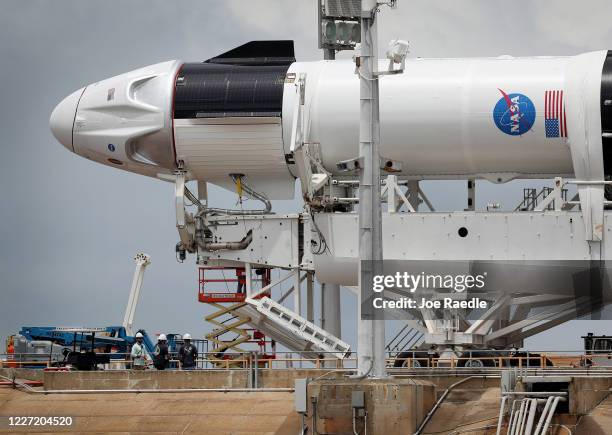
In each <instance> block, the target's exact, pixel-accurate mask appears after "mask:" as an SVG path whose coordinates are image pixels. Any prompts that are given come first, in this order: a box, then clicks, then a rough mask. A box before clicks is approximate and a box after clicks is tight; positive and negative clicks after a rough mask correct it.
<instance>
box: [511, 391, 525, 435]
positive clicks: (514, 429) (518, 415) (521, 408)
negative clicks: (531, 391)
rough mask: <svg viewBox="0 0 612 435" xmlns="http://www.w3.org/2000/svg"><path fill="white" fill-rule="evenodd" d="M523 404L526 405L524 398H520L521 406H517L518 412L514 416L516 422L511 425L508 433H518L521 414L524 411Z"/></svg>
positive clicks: (518, 434)
mask: <svg viewBox="0 0 612 435" xmlns="http://www.w3.org/2000/svg"><path fill="white" fill-rule="evenodd" d="M525 405H527V401H526V399H522V400H521V406H520V407H519V410H518V414H517V416H516V423H515V424H514V425H513V427H512V431H511V432H510V435H520V434H521V426H522V425H523V415H524V413H525Z"/></svg>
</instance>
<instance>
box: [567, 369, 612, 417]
mask: <svg viewBox="0 0 612 435" xmlns="http://www.w3.org/2000/svg"><path fill="white" fill-rule="evenodd" d="M610 388H612V377H607V378H595V377H593V378H587V377H584V378H578V377H574V378H573V379H572V382H570V384H569V413H570V414H573V415H586V414H588V413H589V412H591V411H592V410H593V409H594V408H595V407H596V406H597V405H599V403H601V401H602V400H604V399H605V398H606V397H608V396H609V395H610Z"/></svg>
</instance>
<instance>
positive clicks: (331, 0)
mask: <svg viewBox="0 0 612 435" xmlns="http://www.w3.org/2000/svg"><path fill="white" fill-rule="evenodd" d="M325 15H326V16H328V17H337V18H349V17H359V16H360V15H361V0H325Z"/></svg>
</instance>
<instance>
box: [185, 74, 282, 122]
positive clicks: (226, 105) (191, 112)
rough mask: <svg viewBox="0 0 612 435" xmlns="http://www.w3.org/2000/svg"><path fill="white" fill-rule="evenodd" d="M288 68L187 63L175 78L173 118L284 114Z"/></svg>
mask: <svg viewBox="0 0 612 435" xmlns="http://www.w3.org/2000/svg"><path fill="white" fill-rule="evenodd" d="M288 68H289V64H286V65H249V66H247V65H233V64H217V63H186V64H184V65H183V68H182V69H181V71H180V73H179V74H178V76H177V79H176V93H175V97H174V118H176V119H193V118H225V117H260V116H281V112H282V107H283V84H284V82H285V74H286V73H287V70H288Z"/></svg>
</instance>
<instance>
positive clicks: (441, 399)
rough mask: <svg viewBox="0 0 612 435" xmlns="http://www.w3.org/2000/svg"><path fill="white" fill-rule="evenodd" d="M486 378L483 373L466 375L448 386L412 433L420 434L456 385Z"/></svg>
mask: <svg viewBox="0 0 612 435" xmlns="http://www.w3.org/2000/svg"><path fill="white" fill-rule="evenodd" d="M486 378H487V376H486V375H484V376H468V377H467V378H464V379H461V380H460V381H458V382H455V383H454V384H453V385H451V386H450V387H448V388H447V389H446V391H444V393H442V396H440V398H439V399H438V401H437V402H436V404H435V405H434V406H433V408H431V411H429V413H428V414H427V415H426V416H425V419H424V420H423V422H422V423H421V424H420V426H419V428H418V429H417V430H416V432H415V433H414V435H420V434H421V433H422V432H423V429H425V426H426V425H427V423H429V420H431V417H433V415H434V414H435V412H436V410H437V409H438V407H439V406H440V405H441V404H442V402H443V401H444V399H445V398H446V396H448V393H450V392H451V391H452V390H453V389H454V388H455V387H456V386H458V385H461V384H463V383H464V382H466V381H469V380H470V379H486Z"/></svg>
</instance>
